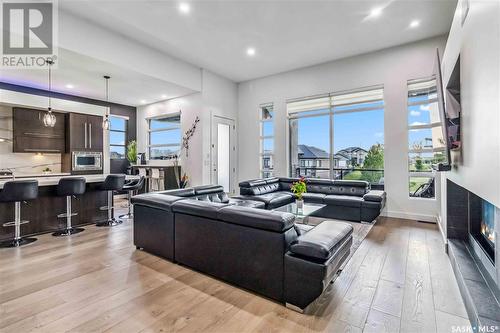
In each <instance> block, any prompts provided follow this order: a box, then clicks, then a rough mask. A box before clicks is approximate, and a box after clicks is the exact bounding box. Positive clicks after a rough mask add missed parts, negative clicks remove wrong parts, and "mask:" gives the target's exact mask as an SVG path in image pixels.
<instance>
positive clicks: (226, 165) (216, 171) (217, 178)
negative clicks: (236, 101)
mask: <svg viewBox="0 0 500 333" xmlns="http://www.w3.org/2000/svg"><path fill="white" fill-rule="evenodd" d="M234 129H235V127H234V120H232V119H227V118H222V117H217V116H214V117H213V118H212V183H213V184H218V185H221V186H223V187H224V191H225V192H228V193H234V184H233V182H234V175H235V167H234V155H235V151H236V147H235V146H236V143H235V140H234V137H235V136H234Z"/></svg>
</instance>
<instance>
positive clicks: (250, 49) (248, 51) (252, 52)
mask: <svg viewBox="0 0 500 333" xmlns="http://www.w3.org/2000/svg"><path fill="white" fill-rule="evenodd" d="M247 55H248V56H250V57H253V56H254V55H255V49H254V48H253V47H249V48H248V49H247Z"/></svg>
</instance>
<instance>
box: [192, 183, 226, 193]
mask: <svg viewBox="0 0 500 333" xmlns="http://www.w3.org/2000/svg"><path fill="white" fill-rule="evenodd" d="M193 190H194V194H196V195H200V194H209V193H218V192H224V187H222V186H220V185H202V186H195V187H193Z"/></svg>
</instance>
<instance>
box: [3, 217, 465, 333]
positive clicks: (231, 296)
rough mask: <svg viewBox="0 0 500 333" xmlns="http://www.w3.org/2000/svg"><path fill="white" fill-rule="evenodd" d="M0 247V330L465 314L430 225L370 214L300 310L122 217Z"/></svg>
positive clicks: (329, 328)
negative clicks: (350, 248)
mask: <svg viewBox="0 0 500 333" xmlns="http://www.w3.org/2000/svg"><path fill="white" fill-rule="evenodd" d="M85 229H86V230H85V231H84V232H82V233H80V234H77V235H74V236H72V237H70V238H54V237H52V236H51V235H43V236H39V240H38V241H37V242H35V243H33V244H31V245H29V246H27V247H23V248H20V249H0V281H1V286H0V332H35V331H36V332H51V333H54V332H65V331H71V332H173V331H184V332H254V331H259V332H261V331H262V332H362V331H364V332H426V333H429V332H451V331H452V325H457V326H463V325H468V324H469V321H468V319H467V315H466V312H465V309H464V306H463V304H462V300H461V298H460V294H459V291H458V286H457V283H456V281H455V278H454V276H453V272H452V270H451V267H450V263H449V261H448V258H447V256H446V254H445V253H444V251H443V246H442V241H441V239H440V234H439V232H438V230H437V227H436V226H435V225H432V224H425V223H417V222H415V221H409V220H399V219H392V218H380V219H379V221H378V223H377V224H376V225H375V226H374V227H373V228H372V230H371V231H370V233H369V234H368V236H367V237H366V239H365V240H364V241H363V242H362V243H361V245H360V246H359V248H358V250H357V251H356V253H355V254H354V255H353V256H352V258H351V260H350V261H349V263H348V264H347V265H346V266H345V268H344V270H343V272H342V274H340V276H339V278H338V279H337V280H336V281H335V283H334V284H333V285H331V286H330V287H329V288H328V289H327V291H326V292H325V294H324V295H323V296H322V297H321V299H320V300H319V301H318V303H319V306H318V307H317V309H316V311H315V313H313V314H311V315H302V314H299V313H296V312H294V311H291V310H289V309H287V308H285V307H284V306H282V305H281V304H278V303H275V302H273V301H270V300H268V299H265V298H262V297H260V296H257V295H254V294H252V293H250V292H247V291H244V290H241V289H239V288H236V287H233V286H231V285H228V284H226V283H223V282H221V281H219V280H216V279H214V278H211V277H209V276H206V275H203V274H200V273H197V272H194V271H192V270H190V269H188V268H185V267H182V266H179V265H176V264H172V263H170V262H168V261H166V260H163V259H160V258H157V257H155V256H153V255H150V254H148V253H145V252H143V251H137V250H136V249H135V247H134V246H133V244H132V223H131V222H130V221H127V222H125V223H124V224H123V225H121V226H118V227H113V228H96V227H94V226H88V227H86V228H85Z"/></svg>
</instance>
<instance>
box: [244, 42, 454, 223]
mask: <svg viewBox="0 0 500 333" xmlns="http://www.w3.org/2000/svg"><path fill="white" fill-rule="evenodd" d="M445 41H446V37H445V36H441V37H436V38H431V39H427V40H424V41H420V42H416V43H412V44H407V45H403V46H398V47H394V48H389V49H385V50H381V51H378V52H373V53H368V54H364V55H360V56H356V57H350V58H346V59H341V60H337V61H332V62H329V63H325V64H321V65H317V66H312V67H308V68H303V69H298V70H294V71H290V72H286V73H282V74H278V75H273V76H269V77H266V78H262V79H256V80H252V81H248V82H243V83H240V84H239V90H238V104H239V107H238V112H239V113H238V121H239V128H240V131H239V148H240V149H239V152H240V154H239V155H238V164H239V179H240V180H243V179H250V178H258V177H259V158H258V156H259V110H258V106H259V104H261V103H267V102H273V103H274V111H275V113H276V116H275V157H276V159H275V169H276V172H275V173H276V174H277V175H287V169H288V165H287V158H286V154H287V138H286V128H287V119H286V100H287V99H290V98H299V97H305V96H311V95H316V94H322V93H329V92H335V91H343V90H349V89H356V88H361V87H367V86H373V85H380V84H383V85H384V101H385V135H384V137H385V140H384V141H385V186H386V191H387V194H388V202H387V206H386V210H387V212H386V213H387V214H388V215H391V216H395V217H404V218H415V219H422V220H427V221H435V220H436V215H437V201H436V200H424V199H410V198H409V197H408V172H407V170H408V166H407V155H408V131H407V126H408V120H407V119H408V115H407V88H406V87H407V86H406V85H407V80H409V79H416V78H422V77H428V76H430V75H432V72H433V67H434V61H435V54H436V48H440V50H441V51H442V50H443V48H444V44H445Z"/></svg>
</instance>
